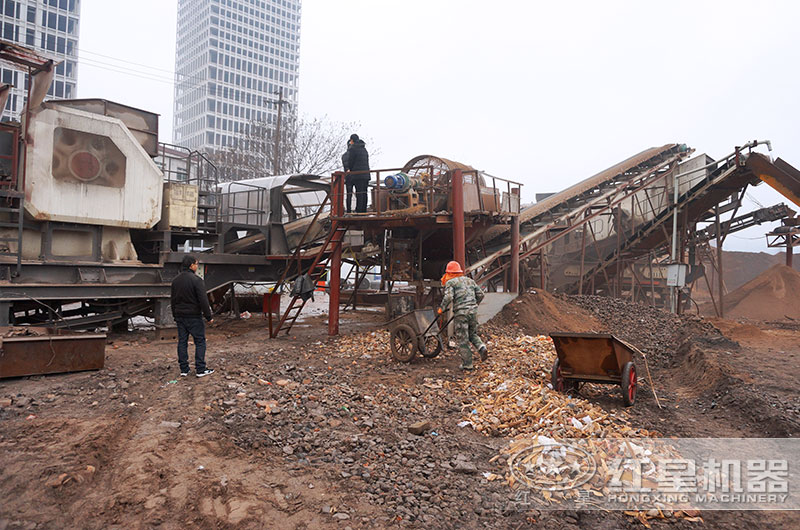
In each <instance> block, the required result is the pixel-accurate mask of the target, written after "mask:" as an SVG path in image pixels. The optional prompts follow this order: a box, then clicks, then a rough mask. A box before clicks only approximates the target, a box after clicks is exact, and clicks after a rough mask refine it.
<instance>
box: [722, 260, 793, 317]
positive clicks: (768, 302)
mask: <svg viewBox="0 0 800 530" xmlns="http://www.w3.org/2000/svg"><path fill="white" fill-rule="evenodd" d="M798 294H800V272H797V271H795V270H794V269H790V268H789V267H787V266H786V265H775V266H773V267H771V268H769V269H767V270H766V271H765V272H763V273H762V274H760V275H759V276H757V277H755V278H753V279H752V280H750V281H749V282H747V283H746V284H744V285H742V286H741V287H739V288H738V289H736V290H735V291H733V292H731V293H729V294H727V295H726V296H725V316H726V317H734V318H750V319H754V320H784V319H786V318H787V317H788V318H790V319H794V320H800V304H798V303H797V296H798Z"/></svg>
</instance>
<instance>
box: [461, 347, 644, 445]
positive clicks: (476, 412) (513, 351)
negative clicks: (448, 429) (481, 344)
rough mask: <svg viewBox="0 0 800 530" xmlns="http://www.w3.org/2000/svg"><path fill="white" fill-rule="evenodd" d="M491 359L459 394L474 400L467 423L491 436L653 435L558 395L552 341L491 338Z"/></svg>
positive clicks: (622, 418) (613, 414) (579, 400)
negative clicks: (553, 380) (552, 380)
mask: <svg viewBox="0 0 800 530" xmlns="http://www.w3.org/2000/svg"><path fill="white" fill-rule="evenodd" d="M489 349H490V351H491V356H490V358H489V360H488V362H487V363H483V366H481V365H478V370H477V371H476V372H475V374H474V375H473V376H469V377H467V378H465V380H464V381H463V383H462V384H461V390H463V391H464V392H465V393H467V394H468V395H471V396H473V397H474V398H475V403H474V406H473V408H472V409H471V410H470V411H469V412H468V414H467V415H466V417H465V419H464V421H467V422H469V423H470V424H471V425H472V427H473V428H474V429H475V430H477V431H479V432H482V433H484V434H487V435H490V436H525V435H530V434H534V433H535V434H542V435H545V436H550V437H554V438H587V437H620V436H650V435H651V434H650V433H649V432H648V431H646V430H644V429H635V428H633V427H631V426H630V424H629V423H628V421H627V416H626V414H625V413H623V412H611V413H609V412H606V411H605V410H603V409H601V408H600V407H598V406H596V405H594V404H592V403H591V402H589V401H587V400H585V399H582V398H581V397H579V396H570V395H569V394H565V393H560V392H555V391H554V390H553V389H552V385H551V384H550V371H551V368H552V366H553V361H554V360H555V358H556V353H555V349H554V347H553V341H552V340H551V339H550V337H546V336H544V335H539V336H537V337H532V336H529V335H517V336H509V335H505V334H501V333H497V334H492V335H491V336H490V339H489Z"/></svg>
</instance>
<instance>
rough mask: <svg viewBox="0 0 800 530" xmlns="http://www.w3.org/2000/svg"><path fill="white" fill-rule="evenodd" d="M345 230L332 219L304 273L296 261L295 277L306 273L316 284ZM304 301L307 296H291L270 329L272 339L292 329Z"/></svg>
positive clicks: (339, 245) (342, 238)
mask: <svg viewBox="0 0 800 530" xmlns="http://www.w3.org/2000/svg"><path fill="white" fill-rule="evenodd" d="M346 232H347V227H345V226H341V225H340V224H339V222H338V221H337V220H333V221H332V224H331V230H330V232H329V233H328V237H327V238H326V239H325V242H324V243H323V244H322V247H321V248H320V249H319V251H318V252H317V255H316V257H315V258H314V261H313V262H312V263H311V265H310V266H309V267H308V269H306V271H305V272H304V273H303V272H302V269H301V268H300V262H299V261H298V267H297V268H298V275H297V277H300V276H302V275H303V274H308V276H309V278H310V279H311V282H312V284H313V285H317V282H318V281H320V280H321V279H322V278H323V277H324V275H325V272H326V270H327V267H328V262H329V261H330V257H331V255H332V254H333V252H334V251H335V250H336V248H337V247H341V245H342V241H343V240H344V236H345V233H346ZM289 269H291V264H290V265H289V266H288V267H287V269H286V270H287V272H288V270H289ZM284 276H285V274H284ZM306 302H308V298H306V299H305V300H304V299H302V298H301V297H300V296H292V300H291V301H290V302H289V306H288V307H287V308H286V311H284V313H283V316H282V317H281V320H280V322H279V323H278V326H277V327H276V328H275V329H274V330H273V331H272V335H271V338H273V339H274V338H275V337H277V336H278V334H279V333H280V332H281V331H286V333H287V334H288V333H289V331H290V330H291V329H292V326H294V323H295V322H296V321H297V318H298V317H299V316H300V313H301V312H302V311H303V308H304V307H305V305H306Z"/></svg>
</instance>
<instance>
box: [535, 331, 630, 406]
mask: <svg viewBox="0 0 800 530" xmlns="http://www.w3.org/2000/svg"><path fill="white" fill-rule="evenodd" d="M550 338H552V339H553V344H554V345H555V348H556V352H557V353H558V357H557V358H556V361H555V362H554V363H553V371H552V374H551V378H552V383H553V389H554V390H556V391H558V392H567V391H569V390H572V389H576V388H577V387H578V383H581V382H588V383H607V384H614V385H620V388H621V389H622V401H623V402H624V403H625V406H626V407H630V406H631V405H633V403H634V401H636V388H637V386H638V380H637V376H636V366H635V365H634V363H633V357H634V354H638V355H639V356H641V355H642V353H641V352H640V351H639V350H637V349H636V348H635V347H633V346H631V345H630V344H628V343H627V342H625V341H623V340H621V339H619V338H617V337H615V336H614V335H610V334H608V333H551V334H550Z"/></svg>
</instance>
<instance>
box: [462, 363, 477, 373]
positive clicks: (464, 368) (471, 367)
mask: <svg viewBox="0 0 800 530" xmlns="http://www.w3.org/2000/svg"><path fill="white" fill-rule="evenodd" d="M460 368H461V369H462V370H464V371H465V372H471V371H472V370H474V369H475V367H474V366H472V365H469V366H464V365H463V364H462V365H461V367H460Z"/></svg>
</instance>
